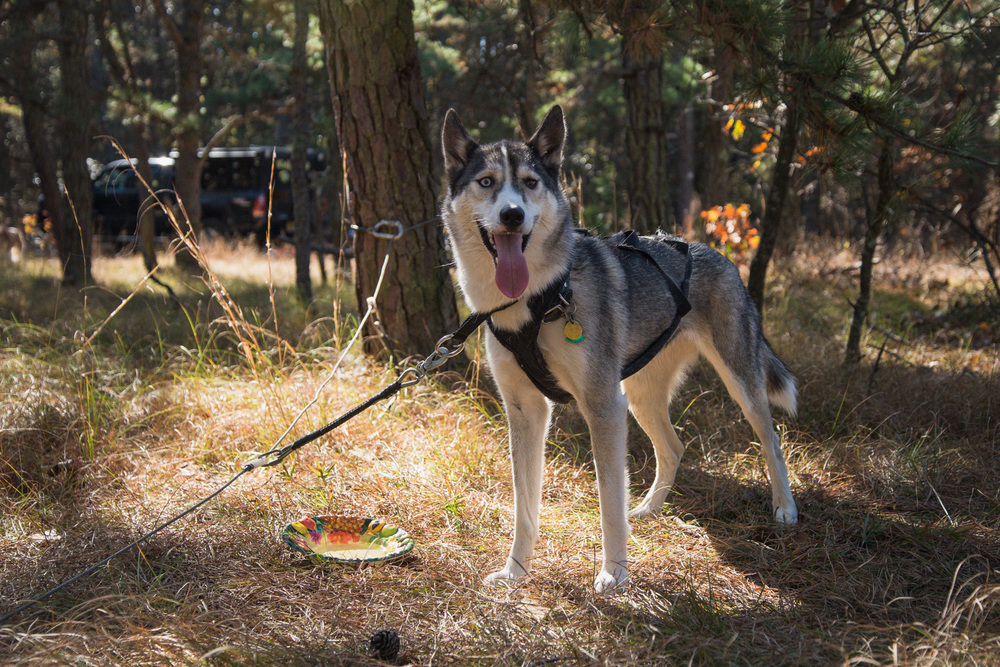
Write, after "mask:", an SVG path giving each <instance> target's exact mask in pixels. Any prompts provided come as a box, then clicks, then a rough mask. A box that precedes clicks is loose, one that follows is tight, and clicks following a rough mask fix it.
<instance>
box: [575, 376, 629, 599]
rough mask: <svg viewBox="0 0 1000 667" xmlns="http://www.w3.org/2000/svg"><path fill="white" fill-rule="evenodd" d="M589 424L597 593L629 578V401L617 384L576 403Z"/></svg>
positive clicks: (605, 590)
mask: <svg viewBox="0 0 1000 667" xmlns="http://www.w3.org/2000/svg"><path fill="white" fill-rule="evenodd" d="M579 405H580V410H581V412H583V416H584V418H586V420H587V426H588V427H589V428H590V442H591V445H590V446H591V449H592V450H593V453H594V468H595V470H596V472H597V494H598V499H599V502H600V506H601V546H602V551H603V554H602V556H603V564H602V566H601V572H600V573H599V574H598V575H597V579H595V580H594V588H595V590H597V592H598V593H605V592H610V591H611V590H613V589H614V588H616V587H618V586H620V585H622V584H624V583H625V582H626V581H627V580H628V555H627V543H628V531H629V527H628V518H627V517H626V513H625V510H626V491H627V484H628V474H627V473H626V470H625V437H626V432H627V429H628V402H627V401H626V399H625V396H624V395H623V394H622V393H621V390H620V388H619V385H618V384H617V383H615V384H614V385H613V386H610V387H608V388H606V390H605V391H603V392H593V394H591V395H590V396H588V400H587V401H581V402H580V403H579Z"/></svg>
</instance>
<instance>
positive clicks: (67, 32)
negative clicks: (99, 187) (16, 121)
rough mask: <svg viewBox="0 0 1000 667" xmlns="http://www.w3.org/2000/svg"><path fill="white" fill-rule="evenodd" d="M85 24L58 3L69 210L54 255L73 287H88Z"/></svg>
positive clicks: (75, 5)
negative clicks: (57, 250) (57, 257)
mask: <svg viewBox="0 0 1000 667" xmlns="http://www.w3.org/2000/svg"><path fill="white" fill-rule="evenodd" d="M88 22H89V15H88V14H87V10H86V8H85V7H83V6H82V5H81V3H79V2H77V1H76V0H60V2H59V35H58V46H59V67H60V71H61V76H60V81H61V92H62V102H61V104H60V107H61V111H62V113H61V118H60V127H61V134H62V141H63V164H62V174H63V183H64V184H65V187H66V196H67V197H68V198H69V203H70V207H69V209H68V210H64V214H65V215H64V218H63V223H64V225H63V234H62V239H63V243H62V244H61V245H60V247H59V254H60V259H61V260H62V263H63V284H65V285H76V286H83V285H86V284H89V283H91V282H93V278H92V276H91V273H90V266H91V252H92V248H93V243H94V221H93V208H94V203H93V199H94V193H93V189H92V186H91V181H90V172H89V171H88V169H87V158H88V157H89V154H90V142H91V138H92V136H93V134H94V132H93V121H94V118H93V109H94V104H93V102H92V92H91V90H90V76H89V72H88V70H87V26H88Z"/></svg>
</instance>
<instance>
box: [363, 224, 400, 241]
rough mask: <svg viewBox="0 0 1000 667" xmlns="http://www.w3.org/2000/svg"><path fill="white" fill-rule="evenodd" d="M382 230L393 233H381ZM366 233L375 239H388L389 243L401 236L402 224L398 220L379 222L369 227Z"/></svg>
mask: <svg viewBox="0 0 1000 667" xmlns="http://www.w3.org/2000/svg"><path fill="white" fill-rule="evenodd" d="M382 229H391V230H393V231H381V230H382ZM367 231H368V233H369V234H371V235H372V236H374V237H375V238H377V239H389V240H391V241H395V240H396V239H398V238H399V237H400V236H402V235H403V232H404V231H405V230H404V229H403V223H401V222H400V221H399V220H379V221H378V222H376V223H375V224H374V225H372V226H371V227H369V228H368V230H367Z"/></svg>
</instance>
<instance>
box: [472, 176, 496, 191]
mask: <svg viewBox="0 0 1000 667" xmlns="http://www.w3.org/2000/svg"><path fill="white" fill-rule="evenodd" d="M476 182H477V183H479V185H481V186H483V187H484V188H488V187H490V186H492V185H493V179H492V178H490V177H489V176H484V177H482V178H480V179H479V180H478V181H476Z"/></svg>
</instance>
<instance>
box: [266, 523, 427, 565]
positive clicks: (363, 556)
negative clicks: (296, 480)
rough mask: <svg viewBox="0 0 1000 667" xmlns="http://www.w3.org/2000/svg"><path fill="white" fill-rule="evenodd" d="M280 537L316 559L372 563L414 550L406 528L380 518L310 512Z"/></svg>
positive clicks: (286, 529)
mask: <svg viewBox="0 0 1000 667" xmlns="http://www.w3.org/2000/svg"><path fill="white" fill-rule="evenodd" d="M281 539H282V540H284V542H285V544H287V545H288V546H289V547H291V548H292V549H293V550H295V551H298V552H299V553H303V554H305V555H306V556H308V557H309V558H310V559H311V560H313V561H314V562H317V563H326V562H330V561H333V562H337V563H373V562H379V561H386V560H391V559H393V558H399V557H400V556H403V555H405V554H407V553H409V552H410V551H412V550H413V538H412V537H410V536H409V535H408V534H407V533H406V531H405V530H403V529H401V528H399V527H397V526H391V525H389V524H387V523H385V522H384V521H380V520H379V519H370V518H360V517H353V516H337V515H334V516H311V517H306V518H304V519H299V520H298V521H296V522H295V523H291V524H289V525H287V526H285V528H284V530H282V531H281Z"/></svg>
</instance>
